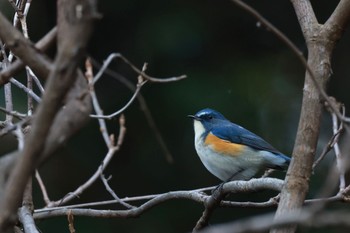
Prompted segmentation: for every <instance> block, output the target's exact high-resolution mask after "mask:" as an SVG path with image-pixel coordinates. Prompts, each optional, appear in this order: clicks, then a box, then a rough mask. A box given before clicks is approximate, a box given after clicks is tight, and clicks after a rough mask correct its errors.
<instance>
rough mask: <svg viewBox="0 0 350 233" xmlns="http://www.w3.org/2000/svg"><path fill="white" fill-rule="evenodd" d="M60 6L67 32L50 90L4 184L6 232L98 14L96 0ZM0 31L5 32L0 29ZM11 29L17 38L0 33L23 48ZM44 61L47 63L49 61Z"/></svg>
mask: <svg viewBox="0 0 350 233" xmlns="http://www.w3.org/2000/svg"><path fill="white" fill-rule="evenodd" d="M58 5H59V7H58V9H59V11H58V31H59V32H61V34H64V37H59V38H58V53H57V56H56V60H55V64H54V67H53V69H52V70H51V72H50V75H49V80H48V83H47V92H45V94H44V98H43V101H42V103H41V104H40V105H39V106H38V109H37V112H36V114H35V116H36V117H35V118H34V119H33V126H32V130H31V132H30V134H29V135H28V137H27V140H26V142H25V146H24V149H23V152H21V154H22V155H21V156H20V159H19V160H18V161H17V163H16V165H15V167H14V169H13V171H12V172H11V175H10V177H9V180H8V182H7V184H6V187H5V193H4V196H3V197H2V198H1V199H0V209H2V210H3V211H2V213H1V216H0V231H5V230H6V229H8V227H10V226H11V225H12V224H13V223H14V222H13V220H14V217H13V216H14V214H15V212H16V209H17V207H18V206H19V203H20V201H21V198H22V194H23V191H24V188H25V185H26V183H27V181H28V178H29V177H30V175H31V174H32V172H33V171H34V170H35V168H36V166H37V164H38V162H39V159H40V155H41V154H42V151H43V149H44V145H45V138H46V137H47V135H48V132H49V130H50V128H51V125H52V122H53V120H54V118H55V115H56V113H57V111H58V110H59V108H60V105H61V104H62V100H63V97H64V96H65V94H66V93H67V91H68V90H69V88H70V87H71V86H72V84H73V83H74V80H75V78H76V77H77V72H76V68H77V65H78V62H79V61H80V58H81V57H82V55H83V53H82V52H83V51H84V49H85V46H86V43H87V38H88V37H89V35H90V34H91V31H92V20H93V19H94V18H95V17H96V15H97V13H96V12H95V10H96V6H95V2H94V1H89V2H81V1H78V0H76V1H67V0H60V1H59V3H58ZM77 5H79V6H80V7H82V9H84V14H83V13H81V14H77V12H76V11H74V9H76V7H77ZM1 17H3V16H2V15H1V14H0V22H3V21H6V20H3V19H2V18H1ZM0 24H1V23H0ZM5 26H7V30H8V32H7V33H9V32H10V31H11V30H12V28H11V29H9V27H8V25H6V24H5ZM4 31H6V30H4ZM1 32H3V31H2V30H1ZM11 32H12V33H14V35H17V37H14V38H12V37H7V36H4V35H1V34H0V36H1V37H2V38H3V39H4V40H5V41H6V42H7V44H8V45H9V47H10V48H11V49H13V50H14V52H15V51H16V52H18V51H20V49H21V48H22V47H21V46H19V49H18V47H17V46H16V45H22V44H21V43H20V42H24V41H23V40H21V38H23V37H22V36H20V35H18V33H19V32H18V31H16V32H14V31H13V30H12V31H11ZM9 34H10V33H9ZM59 34H60V33H59ZM76 38H79V40H76ZM73 42H74V43H73ZM76 42H78V43H76ZM23 44H25V43H23ZM29 47H30V49H31V50H34V46H32V44H30V46H29ZM22 49H23V48H22ZM32 52H33V54H38V53H34V51H32ZM26 53H27V54H30V56H29V57H30V58H29V59H33V57H34V58H35V56H33V54H31V52H30V51H26ZM24 58H27V57H26V56H22V59H23V60H25V59H24ZM41 62H42V63H45V62H47V61H41ZM42 63H40V64H42ZM48 64H50V63H48ZM32 68H33V67H32ZM33 70H34V69H33Z"/></svg>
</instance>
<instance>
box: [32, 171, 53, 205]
mask: <svg viewBox="0 0 350 233" xmlns="http://www.w3.org/2000/svg"><path fill="white" fill-rule="evenodd" d="M35 178H36V181H37V182H38V184H39V187H40V190H41V193H42V194H43V199H44V201H45V204H46V205H49V204H50V203H51V200H50V198H49V195H48V193H47V190H46V187H45V184H44V181H43V180H42V179H41V176H40V173H39V171H38V170H35Z"/></svg>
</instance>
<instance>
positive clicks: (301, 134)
mask: <svg viewBox="0 0 350 233" xmlns="http://www.w3.org/2000/svg"><path fill="white" fill-rule="evenodd" d="M292 4H293V6H294V9H295V12H296V14H297V17H298V20H299V24H300V26H301V29H302V32H303V35H304V38H305V41H306V44H307V48H308V65H309V67H310V68H311V70H312V71H313V74H314V78H315V80H312V77H311V74H310V73H309V72H306V74H305V82H304V89H303V100H302V108H301V114H300V120H299V126H298V131H297V136H296V140H295V145H294V150H293V158H292V161H291V164H290V166H289V169H288V171H287V175H286V180H285V185H284V188H283V189H282V192H281V199H280V203H279V206H278V209H277V212H276V216H275V218H278V217H281V216H283V214H285V213H288V212H290V211H291V210H296V209H298V208H300V207H301V206H302V205H303V203H304V200H305V197H306V194H307V192H308V190H309V180H310V176H311V172H312V164H313V161H314V157H315V152H316V147H317V140H318V136H319V129H320V125H321V113H322V106H323V103H322V101H323V99H322V97H321V95H320V92H319V90H318V89H317V87H316V85H315V82H314V81H316V82H317V83H318V84H319V86H320V87H321V88H323V89H325V88H326V85H327V82H328V81H329V79H330V76H331V73H332V71H331V57H332V52H333V50H334V47H335V45H336V43H337V41H338V40H339V39H340V38H341V36H342V33H343V31H344V29H345V27H346V26H347V24H348V22H349V15H350V1H349V0H342V1H341V2H339V4H338V6H337V8H336V9H335V11H334V12H333V14H332V15H331V17H330V18H329V20H328V21H327V22H326V23H325V24H324V25H321V24H319V23H318V22H317V19H316V16H315V14H314V12H313V9H312V6H311V3H310V1H307V0H292ZM295 230H296V226H289V227H285V228H279V229H273V230H272V231H271V232H273V233H282V232H283V233H287V232H288V233H290V232H295Z"/></svg>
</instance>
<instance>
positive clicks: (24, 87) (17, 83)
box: [10, 78, 41, 103]
mask: <svg viewBox="0 0 350 233" xmlns="http://www.w3.org/2000/svg"><path fill="white" fill-rule="evenodd" d="M10 82H11V83H13V84H14V85H16V86H17V87H18V88H20V89H22V90H23V91H24V92H25V93H27V95H28V96H31V97H32V98H33V99H34V100H35V101H36V102H37V103H40V102H41V98H40V97H39V96H37V95H36V94H35V93H34V92H33V90H30V89H28V88H27V87H26V86H25V85H23V84H22V83H21V82H18V81H17V80H16V79H14V78H11V79H10Z"/></svg>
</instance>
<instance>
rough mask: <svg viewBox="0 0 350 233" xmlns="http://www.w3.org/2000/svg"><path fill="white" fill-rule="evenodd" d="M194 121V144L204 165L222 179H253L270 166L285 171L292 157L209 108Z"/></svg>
mask: <svg viewBox="0 0 350 233" xmlns="http://www.w3.org/2000/svg"><path fill="white" fill-rule="evenodd" d="M188 117H190V118H192V119H193V120H194V133H195V138H194V143H195V148H196V151H197V154H198V156H199V158H200V159H201V161H202V163H203V164H204V166H205V167H206V168H207V169H208V170H209V171H210V172H211V173H212V174H213V175H214V176H216V177H217V178H219V179H220V180H222V181H225V182H226V181H230V180H249V179H251V178H252V177H253V176H255V175H256V174H257V173H258V172H259V171H261V170H265V169H267V168H272V169H278V170H285V169H286V168H287V167H288V165H289V163H290V158H289V157H287V156H285V155H284V154H282V153H281V152H279V151H278V150H276V149H275V148H274V147H272V146H271V145H270V144H269V143H267V142H266V141H265V140H264V139H262V138H261V137H259V136H257V135H256V134H254V133H252V132H250V131H249V130H247V129H245V128H243V127H242V126H239V125H237V124H234V123H232V122H230V121H229V120H227V119H226V118H225V117H224V116H223V115H222V114H221V113H219V112H217V111H215V110H212V109H209V108H206V109H203V110H201V111H199V112H197V113H196V114H195V115H189V116H188Z"/></svg>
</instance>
